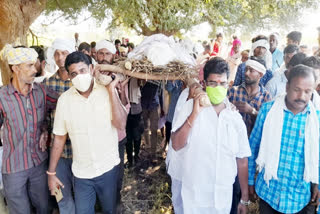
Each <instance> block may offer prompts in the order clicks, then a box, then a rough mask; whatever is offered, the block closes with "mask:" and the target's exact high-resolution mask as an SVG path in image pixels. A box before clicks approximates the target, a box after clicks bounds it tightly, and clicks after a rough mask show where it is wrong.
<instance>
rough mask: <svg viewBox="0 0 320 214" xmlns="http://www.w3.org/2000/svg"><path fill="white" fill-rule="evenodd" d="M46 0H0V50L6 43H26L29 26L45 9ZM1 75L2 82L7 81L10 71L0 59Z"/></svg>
mask: <svg viewBox="0 0 320 214" xmlns="http://www.w3.org/2000/svg"><path fill="white" fill-rule="evenodd" d="M45 3H46V0H1V1H0V20H1V21H0V29H1V30H0V50H1V49H2V48H3V46H4V45H5V44H6V43H13V42H15V41H17V40H18V41H19V43H21V44H24V45H26V35H27V32H28V30H29V26H30V25H31V24H32V22H33V21H34V20H35V19H36V18H37V17H38V16H39V15H40V14H41V12H42V11H43V10H44V9H45ZM0 68H1V77H2V81H3V83H4V84H6V83H8V82H9V79H10V76H11V75H10V73H11V72H10V71H9V68H8V66H7V64H6V63H5V62H4V61H2V60H0Z"/></svg>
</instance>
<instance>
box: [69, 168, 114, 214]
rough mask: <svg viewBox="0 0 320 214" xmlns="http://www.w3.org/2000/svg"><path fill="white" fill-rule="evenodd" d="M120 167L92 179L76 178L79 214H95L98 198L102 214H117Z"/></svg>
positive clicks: (77, 211)
mask: <svg viewBox="0 0 320 214" xmlns="http://www.w3.org/2000/svg"><path fill="white" fill-rule="evenodd" d="M118 173H119V165H117V166H115V167H113V168H112V169H111V170H110V171H108V172H106V173H104V174H103V175H100V176H98V177H95V178H92V179H83V178H77V177H76V176H74V196H75V204H76V213H77V214H94V213H95V210H94V205H95V203H96V196H98V198H99V201H100V202H101V206H102V213H104V214H114V213H115V212H116V195H117V180H118Z"/></svg>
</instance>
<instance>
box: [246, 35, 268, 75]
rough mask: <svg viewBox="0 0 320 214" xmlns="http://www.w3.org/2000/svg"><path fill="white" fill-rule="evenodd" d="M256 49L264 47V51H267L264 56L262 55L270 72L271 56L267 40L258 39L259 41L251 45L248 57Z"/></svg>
mask: <svg viewBox="0 0 320 214" xmlns="http://www.w3.org/2000/svg"><path fill="white" fill-rule="evenodd" d="M257 47H264V48H265V49H267V51H266V54H265V55H264V57H263V59H264V60H265V61H266V66H267V69H268V70H271V68H272V54H271V52H270V50H269V49H270V45H269V42H268V40H265V39H260V40H258V41H256V42H254V43H253V44H252V47H251V50H250V53H249V56H253V54H254V50H255V49H256V48H257Z"/></svg>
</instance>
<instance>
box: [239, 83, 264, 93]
mask: <svg viewBox="0 0 320 214" xmlns="http://www.w3.org/2000/svg"><path fill="white" fill-rule="evenodd" d="M239 86H240V87H241V88H243V89H244V90H245V91H246V93H247V94H248V92H247V88H246V83H245V82H243V83H242V84H241V85H239ZM264 91H265V89H264V87H263V86H262V85H261V83H259V94H262V93H264Z"/></svg>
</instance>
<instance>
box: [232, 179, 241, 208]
mask: <svg viewBox="0 0 320 214" xmlns="http://www.w3.org/2000/svg"><path fill="white" fill-rule="evenodd" d="M240 199H241V189H240V183H239V178H238V176H237V177H236V179H235V181H234V184H233V193H232V206H231V211H230V214H237V212H238V204H239V202H240Z"/></svg>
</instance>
